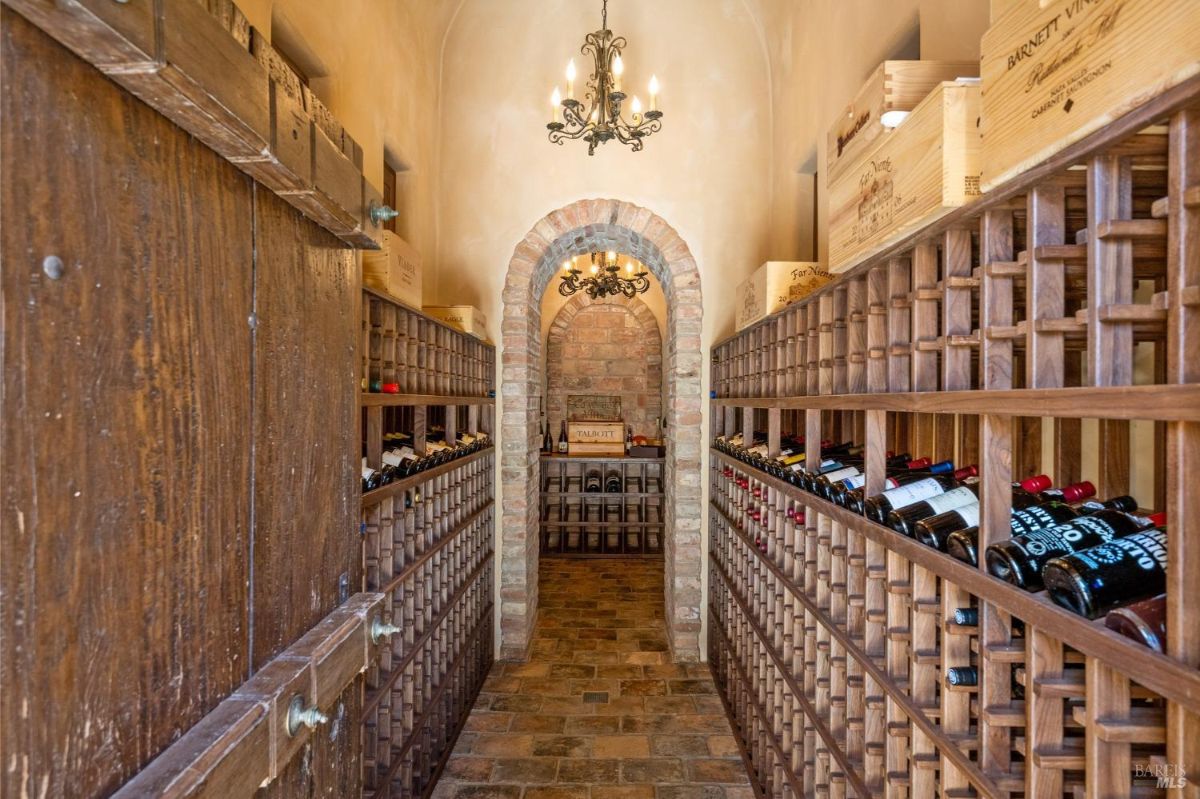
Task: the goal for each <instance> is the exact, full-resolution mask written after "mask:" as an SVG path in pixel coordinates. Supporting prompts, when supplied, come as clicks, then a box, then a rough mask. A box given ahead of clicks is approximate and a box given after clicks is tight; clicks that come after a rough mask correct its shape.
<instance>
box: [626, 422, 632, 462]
mask: <svg viewBox="0 0 1200 799" xmlns="http://www.w3.org/2000/svg"><path fill="white" fill-rule="evenodd" d="M631 449H633V425H629V426H627V427H626V428H625V454H626V455H628V454H629V451H630V450H631Z"/></svg>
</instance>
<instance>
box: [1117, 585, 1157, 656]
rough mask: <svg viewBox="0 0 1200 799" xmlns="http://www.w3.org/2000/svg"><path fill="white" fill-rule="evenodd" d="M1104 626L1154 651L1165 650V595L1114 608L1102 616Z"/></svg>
mask: <svg viewBox="0 0 1200 799" xmlns="http://www.w3.org/2000/svg"><path fill="white" fill-rule="evenodd" d="M1104 626H1105V627H1107V628H1108V629H1110V630H1116V631H1117V632H1119V633H1120V634H1121V635H1124V636H1125V637H1127V638H1132V639H1133V640H1135V641H1137V642H1138V643H1139V644H1141V645H1143V646H1148V647H1150V648H1151V649H1153V650H1155V651H1156V652H1166V651H1167V595H1166V594H1159V595H1158V596H1156V597H1151V598H1150V599H1143V600H1141V601H1139V602H1134V603H1132V604H1129V605H1125V606H1124V607H1120V608H1114V609H1113V610H1110V611H1109V612H1108V615H1107V616H1105V617H1104Z"/></svg>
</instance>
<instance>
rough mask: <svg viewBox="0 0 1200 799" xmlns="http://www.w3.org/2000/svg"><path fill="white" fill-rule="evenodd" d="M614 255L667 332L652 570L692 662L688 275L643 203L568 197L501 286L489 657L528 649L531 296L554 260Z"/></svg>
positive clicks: (534, 563)
mask: <svg viewBox="0 0 1200 799" xmlns="http://www.w3.org/2000/svg"><path fill="white" fill-rule="evenodd" d="M607 250H614V251H616V252H621V253H625V254H626V255H629V256H632V257H633V258H636V259H637V260H638V261H640V262H641V263H642V264H644V265H645V266H646V268H647V269H649V270H650V272H651V273H652V274H653V275H654V277H655V278H656V279H657V280H658V282H659V285H661V286H662V288H663V295H664V296H665V298H666V302H667V325H666V335H665V341H664V344H663V372H664V374H665V376H666V393H667V397H666V402H665V404H664V409H665V411H666V414H665V415H666V417H667V431H668V432H667V456H666V480H665V481H664V482H665V488H666V493H667V496H666V514H665V517H666V518H665V521H666V527H665V530H664V536H663V542H664V545H665V550H666V551H665V553H664V555H665V558H664V560H665V563H664V571H665V577H666V585H665V593H666V596H665V599H666V611H667V631H668V640H669V642H670V645H671V654H672V655H673V657H674V658H675V659H676V660H679V661H689V660H691V661H694V660H698V659H699V657H700V628H701V624H702V616H701V609H702V607H703V592H702V587H701V585H702V581H703V575H702V566H703V563H704V552H703V550H702V548H701V529H702V526H703V523H704V519H705V515H704V514H705V509H704V485H703V482H702V480H701V478H700V474H701V466H702V462H703V459H704V448H703V444H702V442H701V436H700V420H701V406H702V404H703V401H704V400H703V396H704V395H703V388H702V386H701V381H702V372H703V365H704V361H703V357H702V355H701V352H700V328H701V317H702V316H703V303H702V301H701V296H700V271H699V269H698V268H697V267H696V261H695V259H694V258H692V254H691V251H690V250H689V249H688V246H687V244H686V243H685V242H684V241H683V239H682V238H681V237H680V236H679V234H678V233H677V232H676V231H675V229H674V228H672V227H671V226H670V225H669V224H667V223H666V222H665V221H664V220H663V219H662V218H661V217H659V216H656V215H655V214H654V213H653V212H652V211H650V210H649V209H646V208H641V207H638V206H636V205H634V204H632V203H627V202H621V201H618V200H580V201H578V202H575V203H572V204H570V205H568V206H565V207H563V208H559V209H558V210H557V211H553V212H551V213H550V214H548V215H546V216H545V217H543V218H542V219H541V220H539V221H538V222H537V224H535V225H534V226H533V228H532V229H531V230H530V231H529V232H528V233H527V234H526V235H525V238H524V239H522V240H521V242H520V243H518V244H517V246H516V248H515V249H514V251H513V255H512V259H511V260H510V261H509V263H508V272H507V274H506V275H505V279H504V291H503V293H502V295H501V296H502V299H503V305H504V309H503V318H502V320H501V325H500V328H501V334H502V343H501V350H500V390H499V396H498V404H499V412H500V435H499V439H500V440H499V447H500V492H501V495H502V498H501V504H502V510H501V520H500V523H499V525H498V531H499V533H498V534H499V539H500V540H499V545H500V640H501V644H500V654H501V657H503V658H507V659H515V660H521V659H523V658H524V657H525V656H526V654H527V651H528V647H529V642H530V640H531V635H532V632H533V623H534V620H535V618H536V616H537V605H538V585H537V573H538V514H537V507H538V493H537V479H536V476H537V474H538V447H539V446H540V444H541V433H540V431H539V430H538V422H539V409H538V408H539V403H538V400H537V398H538V395H539V393H540V392H541V390H542V386H543V380H542V378H543V372H542V337H541V319H540V316H541V312H540V300H541V297H542V293H543V292H544V291H545V289H546V286H547V285H549V284H550V280H551V278H552V277H553V276H554V274H555V273H556V272H557V270H558V268H559V266H560V265H561V264H562V262H563V261H565V260H567V259H569V258H571V257H572V256H574V255H585V254H587V253H590V252H593V251H607Z"/></svg>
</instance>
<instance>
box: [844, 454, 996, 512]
mask: <svg viewBox="0 0 1200 799" xmlns="http://www.w3.org/2000/svg"><path fill="white" fill-rule="evenodd" d="M935 465H936V464H935ZM931 468H932V467H931ZM947 471H950V472H951V473H950V474H946V473H944V472H940V471H935V472H931V473H930V474H923V473H917V474H908V475H898V476H896V477H894V478H890V479H892V480H895V481H897V483H899V485H897V486H895V487H894V488H889V489H887V490H886V491H884V492H883V493H882V494H876V495H875V496H873V497H868V498H867V499H865V500H864V501H863V505H862V508H863V513H864V514H865V515H866V517H867V518H868V519H872V520H873V521H876V522H879V523H880V524H883V523H884V521H885V520H886V519H887V515H888V514H889V513H891V512H892V511H893V510H896V509H898V508H903V507H907V506H908V505H912V504H913V503H915V502H921V501H923V500H926V499H929V498H931V497H936V496H939V495H941V494H944V493H946V492H947V491H950V490H951V489H954V488H958V487H959V486H960V485H962V484H963V481H964V480H966V479H967V478H969V477H975V476H976V475H978V474H979V469H978V468H977V467H975V466H968V467H966V468H964V469H957V470H955V469H954V466H953V464H951V465H950V466H949V467H948V469H947Z"/></svg>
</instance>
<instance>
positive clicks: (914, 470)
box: [834, 458, 954, 514]
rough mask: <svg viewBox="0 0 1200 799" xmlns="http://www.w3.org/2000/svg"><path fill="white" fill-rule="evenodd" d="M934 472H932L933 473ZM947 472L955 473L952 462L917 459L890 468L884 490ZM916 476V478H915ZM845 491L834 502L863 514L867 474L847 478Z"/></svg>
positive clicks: (844, 485) (844, 481) (843, 483)
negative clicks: (905, 480)
mask: <svg viewBox="0 0 1200 799" xmlns="http://www.w3.org/2000/svg"><path fill="white" fill-rule="evenodd" d="M931 470H932V472H931ZM947 471H954V464H952V463H951V462H950V461H940V462H938V463H934V462H932V461H931V460H930V459H929V458H917V459H915V460H909V461H905V462H904V463H901V464H898V465H896V466H891V465H889V466H888V469H887V474H886V476H885V478H884V481H883V487H884V489H885V490H886V489H889V488H898V487H899V486H900V485H901V483H902V480H904V479H910V478H911V479H913V480H916V479H919V478H921V477H925V476H927V475H929V474H931V473H934V472H936V473H938V474H941V473H943V472H947ZM913 475H916V477H913ZM842 485H843V487H844V490H843V492H842V494H841V496H840V497H838V496H837V495H836V493H835V495H834V502H835V503H837V504H839V505H841V506H842V507H843V508H847V509H848V510H852V511H854V512H855V513H859V514H861V513H862V512H863V501H864V499H865V498H866V490H867V489H866V485H867V476H866V474H860V475H856V476H855V477H850V478H847V479H846V480H843V481H842Z"/></svg>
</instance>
